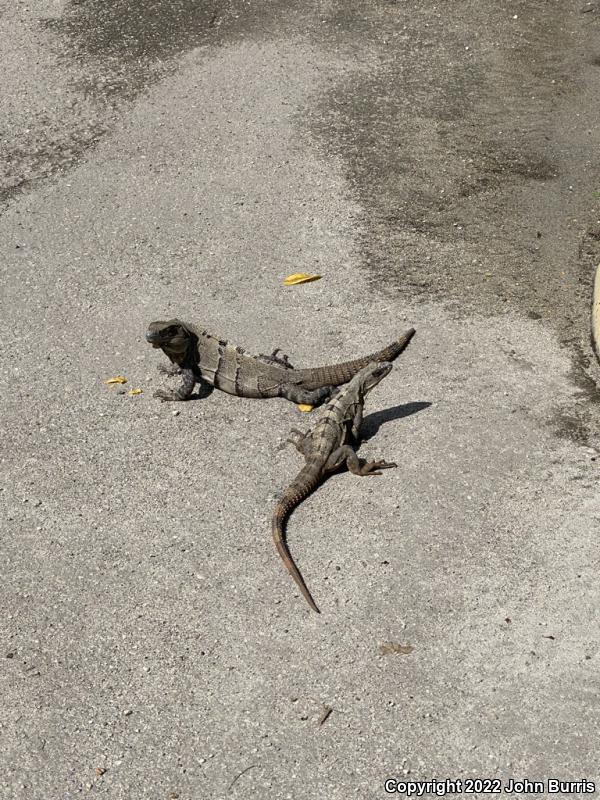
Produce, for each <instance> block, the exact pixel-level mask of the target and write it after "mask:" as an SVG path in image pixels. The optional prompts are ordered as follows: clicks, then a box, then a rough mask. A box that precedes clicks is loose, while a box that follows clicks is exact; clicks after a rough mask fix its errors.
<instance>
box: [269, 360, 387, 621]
mask: <svg viewBox="0 0 600 800" xmlns="http://www.w3.org/2000/svg"><path fill="white" fill-rule="evenodd" d="M391 369H392V365H391V364H390V363H389V362H384V363H371V364H368V365H367V366H366V367H364V368H363V369H361V370H360V372H358V373H357V374H356V375H355V376H354V377H353V378H352V380H351V381H350V383H349V384H348V385H347V386H345V387H344V388H343V389H341V390H340V391H339V392H338V394H337V395H336V396H335V397H334V398H333V399H332V400H330V401H329V403H328V404H327V406H326V407H325V410H324V412H323V415H322V416H321V418H320V419H319V421H318V422H317V424H316V425H315V427H314V428H313V429H312V431H309V432H308V433H302V432H301V431H298V430H295V429H294V430H292V435H293V438H290V439H288V441H290V442H291V443H292V444H294V445H295V447H296V448H297V449H298V450H299V451H300V452H301V453H302V455H303V456H304V457H305V459H306V464H305V465H304V466H303V467H302V469H301V470H300V472H299V473H298V475H297V476H296V477H295V478H294V480H293V481H292V483H291V484H290V485H289V486H288V487H287V489H286V490H285V491H284V492H283V495H282V496H281V499H280V500H279V502H278V503H277V505H276V506H275V510H274V512H273V518H272V523H271V524H272V532H273V539H274V540H275V546H276V547H277V551H278V553H279V555H280V556H281V558H282V559H283V563H284V564H285V566H286V567H287V569H288V571H289V572H290V574H291V576H292V578H293V579H294V580H295V581H296V583H297V585H298V587H299V589H300V591H301V592H302V594H303V596H304V597H305V599H306V600H307V602H308V604H309V605H310V607H311V608H312V609H313V611H316V612H317V613H320V612H319V609H318V608H317V605H316V603H315V601H314V600H313V598H312V595H311V593H310V592H309V590H308V588H307V586H306V584H305V582H304V579H303V578H302V575H301V574H300V571H299V570H298V567H297V566H296V565H295V564H294V562H293V560H292V557H291V555H290V552H289V550H288V547H287V544H286V542H285V522H286V519H287V517H288V516H289V514H290V512H291V511H292V510H293V509H294V508H295V507H296V506H297V505H299V504H300V503H301V502H302V500H304V498H305V497H307V496H308V495H309V494H310V493H311V492H312V491H313V490H314V489H315V488H316V487H317V486H318V485H319V483H321V481H322V480H323V478H324V477H325V475H326V474H327V473H328V472H333V471H335V470H336V469H338V468H339V467H340V466H341V465H342V464H343V463H344V462H345V463H346V466H347V467H348V469H349V470H350V472H352V473H353V474H354V475H361V476H366V475H381V472H380V471H379V470H382V469H390V468H391V467H395V466H397V465H396V464H394V463H391V462H387V461H367V462H361V460H360V459H359V458H358V456H357V455H356V452H355V449H354V447H355V446H356V445H357V444H358V441H359V436H360V426H361V423H362V417H363V407H364V400H365V396H366V395H367V394H368V392H370V391H371V389H373V388H374V387H375V386H377V384H378V383H379V381H380V380H382V379H383V378H385V376H386V375H389V373H390V371H391ZM350 442H352V444H350ZM353 445H354V446H353Z"/></svg>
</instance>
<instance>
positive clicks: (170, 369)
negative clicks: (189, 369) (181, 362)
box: [156, 364, 181, 378]
mask: <svg viewBox="0 0 600 800" xmlns="http://www.w3.org/2000/svg"><path fill="white" fill-rule="evenodd" d="M156 369H157V370H158V371H159V372H160V373H161V374H162V375H168V376H169V377H171V378H172V377H173V375H181V367H178V366H177V364H159V365H158V367H157V368H156Z"/></svg>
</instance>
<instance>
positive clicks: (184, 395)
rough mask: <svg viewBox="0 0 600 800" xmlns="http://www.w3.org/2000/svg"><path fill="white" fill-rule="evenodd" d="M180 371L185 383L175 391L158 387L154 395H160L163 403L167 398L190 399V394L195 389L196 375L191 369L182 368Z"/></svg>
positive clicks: (172, 399)
mask: <svg viewBox="0 0 600 800" xmlns="http://www.w3.org/2000/svg"><path fill="white" fill-rule="evenodd" d="M180 372H181V375H182V377H183V383H182V384H181V386H180V387H179V388H178V389H176V390H175V391H173V390H171V389H157V391H156V392H154V397H158V398H159V399H160V400H162V402H163V403H164V402H165V401H167V400H171V401H174V400H189V399H190V395H191V394H192V392H193V391H194V386H195V385H196V383H197V381H196V376H195V375H194V371H193V370H191V369H182V370H180Z"/></svg>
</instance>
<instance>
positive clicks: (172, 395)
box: [153, 389, 188, 403]
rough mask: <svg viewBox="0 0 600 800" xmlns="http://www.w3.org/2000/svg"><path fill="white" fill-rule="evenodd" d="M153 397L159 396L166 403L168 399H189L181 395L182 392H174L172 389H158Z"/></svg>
mask: <svg viewBox="0 0 600 800" xmlns="http://www.w3.org/2000/svg"><path fill="white" fill-rule="evenodd" d="M153 397H158V399H159V400H160V401H161V402H163V403H166V402H167V401H170V400H182V401H183V400H187V399H188V398H187V397H181V395H180V394H178V393H177V392H173V391H171V390H170V389H157V390H156V391H155V392H154V395H153Z"/></svg>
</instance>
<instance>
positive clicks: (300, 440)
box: [287, 428, 312, 457]
mask: <svg viewBox="0 0 600 800" xmlns="http://www.w3.org/2000/svg"><path fill="white" fill-rule="evenodd" d="M287 441H288V442H289V443H290V444H293V445H294V447H295V448H296V450H297V451H298V452H299V453H302V455H303V456H306V457H308V456H309V455H310V451H311V450H312V446H311V438H310V433H302V431H299V430H298V429H297V428H292V430H291V431H290V435H289V436H288V438H287Z"/></svg>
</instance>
